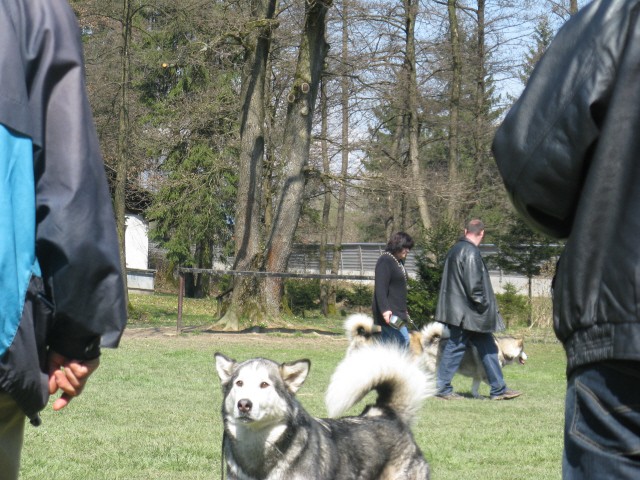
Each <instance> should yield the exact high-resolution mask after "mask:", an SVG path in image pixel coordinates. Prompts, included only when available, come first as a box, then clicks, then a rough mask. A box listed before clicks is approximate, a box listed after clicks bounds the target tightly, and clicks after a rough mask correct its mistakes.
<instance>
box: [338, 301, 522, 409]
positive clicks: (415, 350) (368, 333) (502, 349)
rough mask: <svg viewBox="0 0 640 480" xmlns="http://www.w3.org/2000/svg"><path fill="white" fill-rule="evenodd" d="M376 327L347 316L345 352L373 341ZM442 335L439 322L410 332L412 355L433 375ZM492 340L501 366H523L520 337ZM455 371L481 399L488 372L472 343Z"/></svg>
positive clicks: (361, 317) (370, 321)
mask: <svg viewBox="0 0 640 480" xmlns="http://www.w3.org/2000/svg"><path fill="white" fill-rule="evenodd" d="M376 327H377V328H376ZM379 328H380V327H378V326H377V325H375V324H374V323H373V318H371V317H370V316H368V315H365V314H361V313H357V314H353V315H350V316H349V317H347V320H346V321H345V332H346V335H347V338H348V339H349V347H348V349H347V353H350V352H353V351H354V350H357V349H358V348H359V347H361V346H364V345H370V344H372V343H375V342H376V332H378V331H379V330H378V329H379ZM443 336H445V337H446V331H445V328H444V325H443V324H442V323H440V322H431V323H429V324H427V325H426V326H424V327H423V328H422V330H419V331H412V332H410V333H409V340H410V343H409V350H410V352H411V355H412V357H413V358H414V360H415V361H417V362H418V364H419V365H420V366H421V367H422V369H423V370H425V371H426V372H428V373H431V374H435V372H436V370H437V368H438V363H439V362H440V356H441V351H442V349H443V348H444V342H442V341H441V340H442V338H443ZM494 339H495V341H496V345H497V346H498V358H499V360H500V366H502V367H504V366H505V365H510V364H512V363H516V362H517V363H520V364H522V365H524V363H525V361H526V360H527V354H526V353H525V352H524V341H523V340H522V339H521V338H515V337H512V336H506V335H505V336H499V335H494ZM457 373H459V374H460V375H464V376H466V377H471V378H472V379H473V383H472V385H471V394H472V395H473V396H474V397H476V398H480V394H479V393H478V389H479V388H480V382H485V383H487V374H486V372H485V370H484V367H483V365H482V361H481V359H480V355H479V354H478V350H477V349H476V348H475V347H474V346H473V345H469V346H468V347H467V351H466V352H465V354H464V357H462V362H461V363H460V367H459V368H458V372H457Z"/></svg>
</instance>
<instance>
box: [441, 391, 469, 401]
mask: <svg viewBox="0 0 640 480" xmlns="http://www.w3.org/2000/svg"><path fill="white" fill-rule="evenodd" d="M436 397H437V398H441V399H442V400H462V399H463V398H464V397H463V396H462V395H458V394H457V393H456V392H451V393H445V394H438V395H436Z"/></svg>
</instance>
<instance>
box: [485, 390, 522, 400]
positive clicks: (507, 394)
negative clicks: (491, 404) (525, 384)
mask: <svg viewBox="0 0 640 480" xmlns="http://www.w3.org/2000/svg"><path fill="white" fill-rule="evenodd" d="M520 395H522V392H519V391H518V390H511V389H509V388H507V389H506V390H505V391H504V392H502V393H501V394H500V395H491V400H511V399H512V398H516V397H519V396H520Z"/></svg>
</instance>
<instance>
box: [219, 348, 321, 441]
mask: <svg viewBox="0 0 640 480" xmlns="http://www.w3.org/2000/svg"><path fill="white" fill-rule="evenodd" d="M215 358H216V369H217V371H218V376H219V377H220V380H221V382H222V385H223V392H224V396H225V398H224V402H223V411H224V414H225V416H226V419H227V421H228V422H230V423H232V424H235V425H244V426H246V427H248V428H255V429H261V428H265V427H267V426H270V425H273V424H277V423H280V422H281V421H282V419H283V418H285V417H286V416H287V412H288V405H289V402H288V401H287V398H288V397H289V396H291V395H292V394H293V393H295V392H296V391H297V390H298V388H300V386H301V385H302V383H303V382H304V380H305V378H306V376H307V373H308V372H309V361H308V360H299V361H298V362H293V363H285V364H282V365H278V364H277V363H275V362H272V361H270V360H265V359H252V360H249V361H247V362H244V363H236V362H235V361H234V360H231V359H230V358H227V357H225V356H224V355H222V354H216V357H215Z"/></svg>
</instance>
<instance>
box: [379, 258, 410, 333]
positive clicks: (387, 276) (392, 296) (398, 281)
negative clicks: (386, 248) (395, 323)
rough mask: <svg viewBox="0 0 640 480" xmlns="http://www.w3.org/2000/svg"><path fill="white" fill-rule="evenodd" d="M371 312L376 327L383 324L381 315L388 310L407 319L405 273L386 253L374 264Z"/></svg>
mask: <svg viewBox="0 0 640 480" xmlns="http://www.w3.org/2000/svg"><path fill="white" fill-rule="evenodd" d="M372 310H373V319H374V322H375V323H376V324H377V325H382V324H385V321H384V319H383V317H382V313H383V312H387V311H389V310H391V312H393V314H394V315H397V316H398V317H400V318H402V319H403V320H407V319H408V318H409V313H408V312H407V278H406V274H405V271H404V270H403V269H402V268H400V266H398V261H396V260H395V259H394V258H392V256H391V255H389V254H386V253H385V254H383V255H380V258H379V259H378V261H377V263H376V270H375V282H374V292H373V305H372Z"/></svg>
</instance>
